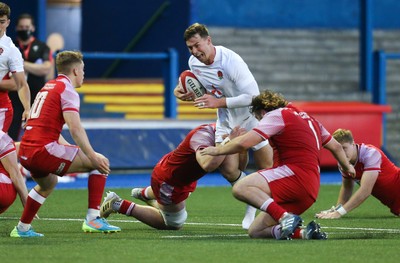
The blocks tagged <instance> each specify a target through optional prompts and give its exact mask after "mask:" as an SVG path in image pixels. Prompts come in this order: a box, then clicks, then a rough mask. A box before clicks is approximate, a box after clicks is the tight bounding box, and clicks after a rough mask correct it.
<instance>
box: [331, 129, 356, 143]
mask: <svg viewBox="0 0 400 263" xmlns="http://www.w3.org/2000/svg"><path fill="white" fill-rule="evenodd" d="M332 136H333V138H335V140H336V141H338V142H339V143H341V144H342V143H346V142H347V143H353V142H354V138H353V134H352V133H351V131H350V130H345V129H337V130H336V131H335V132H334V133H333V134H332Z"/></svg>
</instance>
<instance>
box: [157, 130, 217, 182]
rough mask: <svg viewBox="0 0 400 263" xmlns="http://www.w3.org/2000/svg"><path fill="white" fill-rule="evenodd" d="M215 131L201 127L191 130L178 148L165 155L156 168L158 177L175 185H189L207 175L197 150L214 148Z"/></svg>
mask: <svg viewBox="0 0 400 263" xmlns="http://www.w3.org/2000/svg"><path fill="white" fill-rule="evenodd" d="M214 141H215V130H214V128H212V127H211V125H201V126H198V127H196V128H195V129H193V130H191V131H190V132H189V133H188V134H187V136H186V137H185V139H184V140H183V141H182V142H181V143H180V144H179V145H178V147H177V148H176V149H175V150H173V151H171V152H169V153H168V154H166V155H164V156H163V158H162V159H161V160H160V161H159V162H158V164H157V166H156V167H155V171H156V173H157V174H158V176H162V178H163V180H165V181H167V182H171V183H172V184H174V185H187V184H188V183H191V182H194V181H197V180H198V179H199V178H201V177H202V176H204V175H205V174H206V171H204V170H203V168H201V166H200V165H199V163H198V162H197V159H196V150H198V149H199V148H204V147H208V146H214V144H215V143H214Z"/></svg>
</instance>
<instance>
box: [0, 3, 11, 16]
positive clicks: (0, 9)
mask: <svg viewBox="0 0 400 263" xmlns="http://www.w3.org/2000/svg"><path fill="white" fill-rule="evenodd" d="M4 15H5V16H7V18H8V19H10V15H11V9H10V7H9V6H8V5H7V4H5V3H3V2H0V16H4Z"/></svg>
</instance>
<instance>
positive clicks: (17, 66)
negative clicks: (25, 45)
mask: <svg viewBox="0 0 400 263" xmlns="http://www.w3.org/2000/svg"><path fill="white" fill-rule="evenodd" d="M8 67H9V69H10V71H11V72H12V73H15V72H23V71H24V59H23V58H22V54H21V52H20V51H19V49H18V48H17V47H15V46H12V47H11V49H10V58H9V61H8Z"/></svg>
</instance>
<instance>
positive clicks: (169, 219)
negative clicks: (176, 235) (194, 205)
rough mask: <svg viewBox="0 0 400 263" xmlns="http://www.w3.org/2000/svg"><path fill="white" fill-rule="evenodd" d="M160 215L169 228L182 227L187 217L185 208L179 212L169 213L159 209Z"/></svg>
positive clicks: (176, 228)
mask: <svg viewBox="0 0 400 263" xmlns="http://www.w3.org/2000/svg"><path fill="white" fill-rule="evenodd" d="M160 212H161V215H162V217H163V218H164V222H165V225H166V226H167V227H168V228H169V229H173V230H178V229H181V228H182V227H183V224H184V223H185V222H186V219H187V212H186V209H185V208H184V209H182V210H181V211H179V212H176V213H171V212H166V211H162V210H160Z"/></svg>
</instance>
